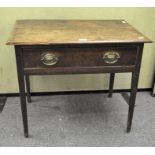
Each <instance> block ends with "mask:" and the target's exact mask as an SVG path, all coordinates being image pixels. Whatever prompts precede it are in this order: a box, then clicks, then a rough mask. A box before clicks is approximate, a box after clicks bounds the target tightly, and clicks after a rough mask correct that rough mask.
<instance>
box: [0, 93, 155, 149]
mask: <svg viewBox="0 0 155 155" xmlns="http://www.w3.org/2000/svg"><path fill="white" fill-rule="evenodd" d="M127 112H128V104H127V103H126V101H125V100H124V98H123V97H122V95H121V94H120V93H114V94H113V98H107V94H79V95H77V94H75V95H53V96H39V97H36V96H35V97H32V103H30V104H28V120H29V133H30V137H29V138H24V136H23V126H22V119H21V111H20V102H19V97H9V98H7V101H6V104H5V106H4V108H3V111H2V112H1V113H0V146H1V147H2V146H74V147H76V146H81V147H84V146H88V147H90V146H92V147H93V146H98V147H99V146H100V147H108V146H155V98H153V97H151V96H150V94H149V92H139V93H138V94H137V102H136V107H135V113H134V118H133V125H132V130H131V132H130V133H126V122H127Z"/></svg>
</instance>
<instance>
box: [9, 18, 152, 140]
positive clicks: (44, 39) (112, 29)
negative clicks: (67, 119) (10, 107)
mask: <svg viewBox="0 0 155 155" xmlns="http://www.w3.org/2000/svg"><path fill="white" fill-rule="evenodd" d="M148 42H151V41H150V40H149V39H148V38H146V37H145V36H144V35H142V34H141V33H140V32H138V31H137V30H136V29H134V28H133V27H132V26H131V25H129V24H128V23H127V22H126V21H124V20H105V21H101V20H98V21H95V20H83V21H81V20H76V21H75V20H72V21H69V20H66V21H62V20H59V21H55V20H19V21H17V22H16V25H15V27H14V30H13V33H12V36H11V38H10V39H9V40H8V42H7V44H9V45H15V51H16V61H17V72H18V82H19V91H20V100H21V110H22V117H23V125H24V134H25V137H28V120H27V106H26V93H25V84H24V76H25V79H26V87H27V97H28V101H30V100H31V98H30V81H29V75H50V74H86V73H87V74H92V73H110V74H111V77H110V84H109V88H110V90H109V96H110V97H111V96H112V92H113V84H114V75H115V73H121V72H132V84H131V96H130V100H129V111H128V123H127V132H130V130H131V124H132V118H133V112H134V106H135V99H136V92H137V85H138V78H139V72H140V64H141V58H142V51H143V45H144V43H148ZM109 52H110V53H113V54H109ZM47 53H48V56H47V55H46V54H47ZM45 55H46V57H45ZM45 58H46V59H45ZM45 60H46V61H45ZM107 60H108V61H107ZM49 62H50V65H49ZM51 64H52V65H51Z"/></svg>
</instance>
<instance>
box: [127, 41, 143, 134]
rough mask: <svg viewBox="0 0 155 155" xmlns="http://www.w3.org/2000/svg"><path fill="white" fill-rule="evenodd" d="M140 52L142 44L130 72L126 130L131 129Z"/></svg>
mask: <svg viewBox="0 0 155 155" xmlns="http://www.w3.org/2000/svg"><path fill="white" fill-rule="evenodd" d="M142 52H143V44H142V45H141V46H139V47H138V49H137V60H136V64H135V65H136V66H135V70H134V71H133V72H132V79H131V95H130V99H129V110H128V121H127V130H126V131H127V132H130V131H131V125H132V119H133V113H134V107H135V101H136V94H137V87H138V80H139V72H140V65H141V59H142Z"/></svg>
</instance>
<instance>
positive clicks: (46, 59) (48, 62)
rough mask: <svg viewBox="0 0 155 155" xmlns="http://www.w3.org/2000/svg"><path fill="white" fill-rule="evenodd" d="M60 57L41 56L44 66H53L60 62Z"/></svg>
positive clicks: (47, 54)
mask: <svg viewBox="0 0 155 155" xmlns="http://www.w3.org/2000/svg"><path fill="white" fill-rule="evenodd" d="M58 60H59V59H58V57H57V56H56V55H55V54H53V53H43V54H42V55H41V61H42V63H43V64H44V65H47V66H53V65H55V64H56V63H57V62H58Z"/></svg>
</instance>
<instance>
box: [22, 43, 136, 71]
mask: <svg viewBox="0 0 155 155" xmlns="http://www.w3.org/2000/svg"><path fill="white" fill-rule="evenodd" d="M136 50H137V48H136V46H135V47H128V48H126V47H125V45H124V47H121V46H120V47H117V48H116V47H113V48H112V47H111V48H104V47H103V48H102V47H100V48H99V47H91V46H90V47H89V48H88V47H86V48H85V47H83V48H76V47H74V48H69V47H68V48H60V47H59V48H46V47H42V46H39V47H38V48H36V49H31V48H28V49H24V50H23V57H24V67H25V68H40V69H49V68H51V67H52V68H58V67H64V68H65V67H92V66H93V67H95V66H122V65H123V66H130V65H135V60H136V54H137V52H136ZM109 51H116V52H117V53H119V55H120V59H119V60H118V62H116V63H113V64H107V63H105V62H104V61H103V56H104V54H105V53H106V52H109ZM131 51H132V52H131ZM44 53H45V54H46V53H52V54H55V55H56V56H57V57H58V59H59V60H58V62H57V64H55V65H54V66H46V65H44V64H43V63H42V61H41V55H42V54H44Z"/></svg>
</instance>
